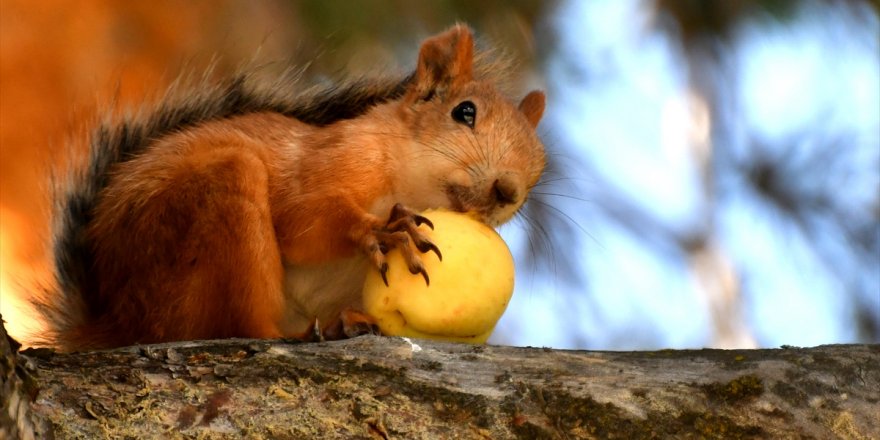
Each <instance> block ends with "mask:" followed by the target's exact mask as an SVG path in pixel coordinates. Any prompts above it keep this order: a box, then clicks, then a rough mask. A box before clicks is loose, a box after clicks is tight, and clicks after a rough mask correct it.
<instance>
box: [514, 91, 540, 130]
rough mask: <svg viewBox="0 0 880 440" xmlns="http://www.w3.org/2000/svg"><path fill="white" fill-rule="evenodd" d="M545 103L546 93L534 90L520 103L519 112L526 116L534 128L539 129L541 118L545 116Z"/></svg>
mask: <svg viewBox="0 0 880 440" xmlns="http://www.w3.org/2000/svg"><path fill="white" fill-rule="evenodd" d="M544 102H545V98H544V92H542V91H540V90H532V91H531V92H529V94H528V95H526V97H525V98H523V100H522V101H520V103H519V111H521V112H522V113H523V114H524V115H525V116H526V119H527V120H528V121H529V123H530V124H532V127H537V126H538V122H541V116H543V115H544Z"/></svg>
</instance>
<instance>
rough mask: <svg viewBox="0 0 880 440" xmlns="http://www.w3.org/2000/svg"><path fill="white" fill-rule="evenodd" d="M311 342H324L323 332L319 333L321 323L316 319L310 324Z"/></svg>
mask: <svg viewBox="0 0 880 440" xmlns="http://www.w3.org/2000/svg"><path fill="white" fill-rule="evenodd" d="M312 341H317V342H324V332H322V331H321V323H320V322H318V318H315V322H314V323H312Z"/></svg>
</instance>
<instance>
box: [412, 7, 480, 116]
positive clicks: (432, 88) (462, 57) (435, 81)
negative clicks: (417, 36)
mask: <svg viewBox="0 0 880 440" xmlns="http://www.w3.org/2000/svg"><path fill="white" fill-rule="evenodd" d="M473 64H474V37H473V36H472V35H471V30H470V29H469V28H468V27H467V26H465V25H462V24H457V25H455V26H453V27H452V28H451V29H449V30H448V31H446V32H443V33H442V34H438V35H435V36H433V37H431V38H428V39H427V40H425V42H424V43H422V48H421V49H420V50H419V63H418V66H417V67H416V74H415V82H414V84H413V86H414V91H415V92H416V94H417V96H418V97H419V98H421V99H430V98H431V96H433V95H434V94H435V93H438V92H442V91H444V90H445V89H447V88H450V87H455V86H458V85H461V84H464V83H466V82H469V81H471V80H473Z"/></svg>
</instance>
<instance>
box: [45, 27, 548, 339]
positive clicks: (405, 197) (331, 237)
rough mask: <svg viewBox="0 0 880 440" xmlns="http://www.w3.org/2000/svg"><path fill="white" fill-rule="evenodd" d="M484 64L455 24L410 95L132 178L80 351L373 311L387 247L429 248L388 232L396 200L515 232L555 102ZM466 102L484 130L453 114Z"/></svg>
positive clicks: (183, 145) (278, 122) (423, 55)
mask: <svg viewBox="0 0 880 440" xmlns="http://www.w3.org/2000/svg"><path fill="white" fill-rule="evenodd" d="M473 57H474V55H473V39H472V36H471V33H470V31H469V30H468V29H467V28H466V27H464V26H460V25H459V26H455V27H453V28H452V29H450V30H448V31H446V32H445V33H442V34H439V35H437V36H435V37H433V38H430V39H428V40H426V41H425V42H424V43H423V45H422V48H421V51H420V55H419V61H418V65H417V68H416V73H415V76H414V78H413V80H412V82H411V83H410V85H409V86H408V89H407V91H406V92H405V93H404V94H403V96H402V97H400V98H399V99H396V100H391V101H387V102H382V103H379V104H377V105H375V106H373V107H371V108H370V109H368V110H367V111H366V112H365V113H364V114H363V115H361V116H358V117H355V118H352V119H343V120H340V121H337V122H334V123H332V124H330V125H326V126H316V125H309V124H306V123H303V122H300V121H299V120H296V119H293V118H290V117H286V116H283V115H281V114H279V113H273V112H257V113H247V114H243V115H239V116H231V117H227V118H222V119H217V120H212V121H208V122H205V123H203V124H201V125H197V126H195V127H191V128H188V129H186V130H183V131H180V132H178V133H174V134H171V135H168V136H165V137H163V138H161V139H158V140H156V141H154V142H153V143H152V144H151V145H150V146H149V147H148V148H147V149H146V150H145V151H143V152H142V153H141V154H139V155H138V156H137V157H134V158H132V159H129V160H126V161H124V162H121V163H118V164H116V165H115V166H114V167H113V168H112V172H111V174H110V179H109V183H108V184H107V186H106V187H105V188H104V189H103V190H102V191H101V193H100V196H99V200H98V202H97V205H96V207H95V210H94V216H93V219H92V221H91V223H90V224H89V225H88V227H87V234H86V237H87V239H88V240H89V241H90V243H91V247H92V249H93V252H94V274H93V277H92V278H93V279H94V280H96V281H95V282H94V283H93V284H94V285H88V286H83V288H85V289H92V291H93V292H95V293H94V294H93V295H92V296H91V298H93V300H92V301H94V302H96V304H89V306H90V308H91V310H92V311H93V315H94V316H95V319H94V320H93V321H91V322H85V323H82V324H81V325H78V326H75V328H73V329H71V331H70V333H69V334H68V335H67V336H66V337H64V338H62V339H63V340H65V341H67V342H66V345H67V347H66V348H80V347H109V346H119V345H126V344H132V343H147V342H160V341H172V340H183V339H203V338H221V337H233V336H239V337H256V338H273V337H279V336H282V335H286V336H291V335H296V334H300V333H302V332H303V330H304V329H306V328H308V326H309V323H311V322H312V321H314V320H315V319H317V320H318V321H319V322H321V324H322V325H326V326H332V325H334V324H335V323H337V322H338V320H339V318H340V316H341V315H342V314H343V312H344V311H345V310H356V309H357V308H359V305H360V299H359V295H360V286H361V284H362V282H363V276H364V274H365V273H366V272H365V271H366V270H376V269H379V268H381V264H382V262H383V261H384V260H383V258H384V257H383V256H382V251H381V250H380V249H381V246H388V245H393V243H398V244H399V243H409V244H404V245H405V246H406V245H408V246H417V245H418V237H416V236H408V237H409V238H408V239H407V238H404V239H403V241H401V234H405V232H401V231H394V230H387V226H386V223H388V216H389V213H390V212H391V211H392V207H394V206H395V205H396V204H401V205H403V206H406V207H407V208H410V209H413V210H415V211H421V210H424V209H428V208H449V209H456V210H460V211H471V212H474V213H476V214H477V215H478V216H479V217H480V218H481V219H482V220H483V221H484V222H486V223H487V224H490V225H497V224H500V223H502V222H504V221H506V220H508V219H509V218H510V217H511V216H512V215H513V214H514V213H515V212H516V211H517V210H518V209H519V207H520V206H521V205H522V203H523V202H524V200H525V197H526V194H527V192H528V190H529V189H530V188H531V187H532V186H533V185H534V184H535V182H536V181H537V179H538V178H539V176H540V174H541V172H542V170H543V167H544V151H543V146H542V145H541V143H540V141H539V140H538V138H537V136H536V135H535V132H534V127H535V126H536V125H537V123H538V121H539V120H540V118H541V114H542V112H543V108H544V97H543V94H542V93H540V92H532V93H530V94H529V95H528V96H527V97H526V99H524V100H523V101H522V102H521V103H520V104H519V106H518V107H517V106H516V105H515V104H514V103H512V102H510V101H509V100H508V99H507V98H505V97H504V96H502V95H501V94H500V93H499V92H498V91H497V90H496V88H495V85H494V84H491V83H487V82H484V81H482V80H476V79H475V78H474V77H473V70H474V68H473V65H472V63H473ZM465 101H469V102H472V103H473V104H474V105H475V106H476V109H477V110H476V112H477V113H476V124H475V125H474V127H473V128H471V127H468V126H467V125H465V124H463V123H461V121H457V120H454V118H453V117H452V116H451V114H452V113H453V112H454V110H453V109H454V108H455V107H456V105H458V104H459V103H462V102H465ZM499 194H500V195H499ZM397 223H400V224H402V223H401V222H397ZM397 223H396V224H397ZM404 223H405V222H404ZM395 234H396V235H395ZM392 235H393V236H394V239H393V243H392V240H391V239H390V238H388V239H386V238H383V237H390V236H392ZM383 240H385V241H383ZM416 254H417V253H414V255H416ZM414 258H416V259H417V258H418V257H414ZM413 264H414V265H415V266H413V267H419V264H420V263H419V262H418V261H414V262H413ZM371 267H372V268H373V269H370V268H371Z"/></svg>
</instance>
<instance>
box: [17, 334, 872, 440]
mask: <svg viewBox="0 0 880 440" xmlns="http://www.w3.org/2000/svg"><path fill="white" fill-rule="evenodd" d="M18 358H19V359H18V364H19V366H20V367H21V368H20V370H26V371H28V372H30V373H31V375H32V376H33V378H34V381H35V390H36V392H35V393H33V394H34V398H35V399H34V401H33V404H32V405H31V410H32V411H33V413H34V415H33V419H32V420H36V423H34V425H35V426H37V427H38V428H37V429H38V432H37V437H38V438H42V437H43V436H48V435H50V431H51V434H52V435H54V436H55V438H107V437H112V438H126V437H128V438H153V437H168V436H173V437H179V438H195V437H198V438H228V437H248V438H317V437H320V438H407V439H411V438H413V439H414V438H512V437H519V438H608V437H612V436H614V437H617V438H667V437H697V438H699V437H705V438H769V437H792V436H793V437H814V438H829V437H833V436H836V437H843V438H871V437H876V436H878V435H880V419H878V417H877V407H878V402H880V368H878V365H880V346H877V345H836V346H834V345H833V346H821V347H816V348H808V349H801V348H783V349H775V350H730V351H726V350H662V351H653V352H586V351H564V350H550V349H540V348H514V347H495V346H471V345H458V344H448V343H440V342H428V341H409V340H405V339H401V338H388V337H376V336H368V337H360V338H355V339H350V340H346V341H338V342H328V343H310V344H306V343H287V342H283V341H262V340H259V341H258V340H224V341H200V342H182V343H172V344H161V345H149V346H137V347H128V348H121V349H117V350H111V351H101V352H88V353H77V354H56V353H53V352H51V351H47V350H28V351H25V352H23V353H21V354H19V355H18ZM3 380H4V381H6V380H7V379H6V376H5V374H4V378H3ZM4 389H5V387H4ZM4 399H5V397H4ZM40 430H42V431H40Z"/></svg>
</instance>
